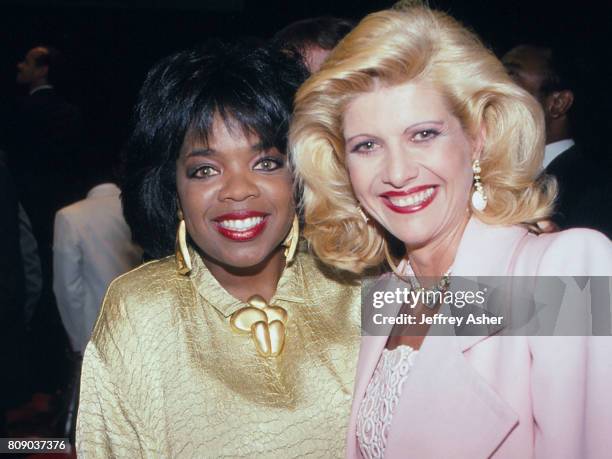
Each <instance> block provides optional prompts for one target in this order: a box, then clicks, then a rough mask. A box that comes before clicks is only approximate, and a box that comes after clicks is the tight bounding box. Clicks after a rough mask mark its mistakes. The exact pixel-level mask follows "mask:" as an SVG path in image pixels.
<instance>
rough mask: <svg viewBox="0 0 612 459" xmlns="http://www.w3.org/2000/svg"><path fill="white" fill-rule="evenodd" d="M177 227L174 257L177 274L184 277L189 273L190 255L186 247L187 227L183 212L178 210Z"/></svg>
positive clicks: (190, 267) (190, 266)
mask: <svg viewBox="0 0 612 459" xmlns="http://www.w3.org/2000/svg"><path fill="white" fill-rule="evenodd" d="M178 218H179V225H178V230H177V231H176V244H175V256H176V266H177V270H178V272H179V274H181V275H183V276H186V275H188V274H189V273H190V272H191V269H192V265H191V255H189V248H188V246H187V227H186V225H185V219H184V218H183V211H182V210H181V209H179V210H178Z"/></svg>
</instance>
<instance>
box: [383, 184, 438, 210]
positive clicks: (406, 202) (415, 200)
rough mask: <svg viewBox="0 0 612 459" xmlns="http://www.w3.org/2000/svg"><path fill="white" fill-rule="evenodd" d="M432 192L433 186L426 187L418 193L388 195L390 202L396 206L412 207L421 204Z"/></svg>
mask: <svg viewBox="0 0 612 459" xmlns="http://www.w3.org/2000/svg"><path fill="white" fill-rule="evenodd" d="M433 192H434V187H431V188H427V189H426V190H423V191H420V192H418V193H413V194H411V195H408V196H402V197H399V196H395V197H389V201H391V204H393V205H394V206H397V207H414V206H418V205H419V204H422V203H423V201H425V200H426V199H428V198H430V197H431V195H432V194H433Z"/></svg>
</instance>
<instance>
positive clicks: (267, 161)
mask: <svg viewBox="0 0 612 459" xmlns="http://www.w3.org/2000/svg"><path fill="white" fill-rule="evenodd" d="M282 165H283V163H282V161H279V160H277V159H275V158H263V159H261V160H259V161H258V162H257V164H255V167H254V168H253V169H255V170H259V171H275V170H276V169H278V168H280V167H282Z"/></svg>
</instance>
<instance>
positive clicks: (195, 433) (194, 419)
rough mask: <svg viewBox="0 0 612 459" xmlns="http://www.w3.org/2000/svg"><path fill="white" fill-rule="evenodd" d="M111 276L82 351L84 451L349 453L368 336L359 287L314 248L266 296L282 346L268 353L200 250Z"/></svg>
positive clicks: (80, 429)
mask: <svg viewBox="0 0 612 459" xmlns="http://www.w3.org/2000/svg"><path fill="white" fill-rule="evenodd" d="M193 264H194V266H193V271H192V273H191V275H190V276H181V275H180V274H178V273H177V271H176V265H175V260H174V258H173V257H168V258H165V259H162V260H157V261H153V262H150V263H147V264H145V265H143V266H141V267H139V268H137V269H135V270H133V271H131V272H129V273H128V274H125V275H123V276H121V277H119V278H118V279H116V280H115V281H114V282H113V283H112V284H111V286H110V288H109V290H108V292H107V294H106V298H105V300H104V304H103V306H102V309H101V311H100V316H99V318H98V321H97V323H96V326H95V328H94V332H93V336H92V338H91V341H90V343H89V345H88V346H87V350H86V352H85V356H84V359H83V370H82V378H81V399H80V407H79V416H78V422H77V451H78V453H79V457H84V458H90V457H105V458H106V457H129V458H134V457H155V458H157V457H164V458H166V457H167V458H184V457H194V458H208V457H215V458H216V457H274V458H290V457H298V456H309V457H325V458H333V457H343V456H344V445H345V435H346V428H347V424H348V417H349V413H350V404H351V398H352V395H353V382H354V378H355V370H356V362H357V353H358V349H359V341H360V336H359V335H360V328H359V327H360V323H359V321H360V292H359V288H358V287H357V286H355V285H350V284H348V283H346V282H338V281H335V280H332V278H331V277H330V276H329V274H328V273H326V272H324V271H322V269H321V268H320V267H319V266H318V264H317V263H316V262H315V261H314V260H313V258H312V257H310V256H309V255H307V254H303V253H301V254H298V256H297V257H296V260H295V261H294V262H293V263H292V264H291V265H290V266H289V267H287V268H286V269H285V271H284V273H283V275H282V277H281V279H280V281H279V284H278V288H277V292H276V294H275V296H274V297H273V298H272V300H271V301H270V304H274V305H278V306H282V307H283V308H285V309H286V310H287V311H288V313H289V321H288V323H287V334H286V341H285V348H284V350H283V352H282V354H281V355H280V356H278V357H269V358H265V357H260V356H259V355H258V354H257V352H256V349H255V345H254V343H253V341H252V340H251V338H250V337H249V336H248V335H239V334H236V333H235V332H233V331H232V330H231V328H230V324H229V316H230V315H231V314H232V313H233V312H235V311H236V310H238V309H240V308H242V307H244V306H245V304H244V303H242V302H241V301H239V300H236V299H235V298H233V297H232V296H231V295H230V294H229V293H228V292H227V291H225V290H224V289H223V288H222V287H221V286H220V285H219V283H218V282H217V280H216V279H215V278H214V277H213V276H212V275H211V274H210V272H209V271H208V270H207V269H206V267H205V266H204V264H203V262H202V261H201V259H200V258H199V257H198V256H195V257H194V259H193Z"/></svg>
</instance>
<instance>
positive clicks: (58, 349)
mask: <svg viewBox="0 0 612 459" xmlns="http://www.w3.org/2000/svg"><path fill="white" fill-rule="evenodd" d="M61 71H62V56H61V54H60V53H59V51H57V50H56V49H55V48H53V47H51V46H37V47H35V48H32V49H31V50H29V51H28V52H27V54H26V56H25V58H24V59H23V60H22V61H21V62H19V63H18V64H17V78H16V80H17V83H18V84H19V85H21V86H23V87H25V89H26V90H27V95H26V96H25V97H24V99H23V101H22V103H21V106H20V108H19V110H18V113H17V115H16V117H15V124H16V126H15V129H14V136H13V139H12V142H11V149H10V150H9V164H10V167H11V170H12V172H13V175H14V178H15V183H16V186H17V191H18V194H19V199H20V201H21V204H22V205H23V207H24V209H25V211H26V212H27V214H28V215H29V217H30V221H31V223H32V231H33V233H34V236H35V238H36V241H37V243H38V248H39V254H40V262H41V268H42V277H43V289H42V295H41V300H40V302H39V308H38V310H37V311H36V312H35V315H34V318H33V320H32V326H31V336H32V340H31V346H32V349H31V351H30V352H31V354H32V359H34V360H35V362H34V364H33V365H32V369H33V372H34V373H36V374H33V375H32V381H35V383H36V384H37V385H38V387H33V389H34V390H43V391H51V392H55V391H56V389H57V388H58V386H59V385H61V384H62V383H63V381H62V379H63V378H64V375H63V374H62V372H63V370H64V368H63V367H65V366H66V365H65V364H64V362H62V360H63V359H64V352H65V351H64V347H66V346H67V338H66V336H65V333H64V330H63V327H62V325H61V321H60V318H59V313H58V311H57V307H56V305H55V299H54V296H53V291H52V261H53V256H52V242H53V221H54V217H55V213H56V212H57V210H59V209H60V208H62V207H63V206H65V205H67V204H68V203H70V202H72V201H74V200H76V197H77V196H78V189H76V188H75V183H78V181H79V180H80V173H79V170H78V167H77V165H78V164H79V160H78V159H79V158H78V156H79V151H80V144H81V130H82V128H81V124H82V123H81V116H80V112H79V110H78V109H77V108H76V107H75V106H74V105H72V104H70V103H68V102H67V101H66V100H65V99H64V98H63V97H62V96H61V94H60V93H59V92H58V91H57V90H56V87H55V84H56V83H57V77H58V74H60V73H61ZM41 348H45V351H46V356H45V357H42V354H41V353H40V352H39V350H40V349H41ZM36 359H38V360H36Z"/></svg>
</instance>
